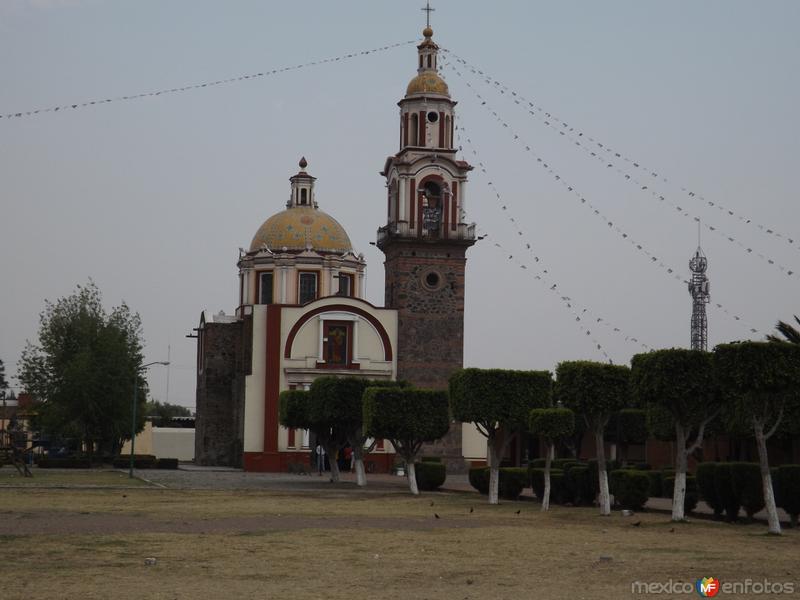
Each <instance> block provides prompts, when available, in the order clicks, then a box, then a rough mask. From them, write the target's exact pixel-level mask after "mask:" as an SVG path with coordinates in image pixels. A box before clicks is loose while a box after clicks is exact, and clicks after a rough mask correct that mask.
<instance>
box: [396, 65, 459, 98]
mask: <svg viewBox="0 0 800 600" xmlns="http://www.w3.org/2000/svg"><path fill="white" fill-rule="evenodd" d="M425 93H428V94H441V95H442V96H449V95H450V90H449V89H448V87H447V84H446V83H445V82H444V79H442V78H441V77H440V76H439V74H438V73H437V72H436V71H423V72H422V73H420V74H419V75H417V76H416V77H414V79H412V80H411V82H410V83H409V84H408V88H407V89H406V96H410V95H411V94H425Z"/></svg>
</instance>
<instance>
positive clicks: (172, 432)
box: [153, 427, 194, 461]
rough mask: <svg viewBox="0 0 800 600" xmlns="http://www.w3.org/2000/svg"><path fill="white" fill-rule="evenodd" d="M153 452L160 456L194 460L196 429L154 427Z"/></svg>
mask: <svg viewBox="0 0 800 600" xmlns="http://www.w3.org/2000/svg"><path fill="white" fill-rule="evenodd" d="M153 454H155V455H156V457H158V458H177V459H178V460H186V461H189V460H194V429H186V428H182V427H154V428H153Z"/></svg>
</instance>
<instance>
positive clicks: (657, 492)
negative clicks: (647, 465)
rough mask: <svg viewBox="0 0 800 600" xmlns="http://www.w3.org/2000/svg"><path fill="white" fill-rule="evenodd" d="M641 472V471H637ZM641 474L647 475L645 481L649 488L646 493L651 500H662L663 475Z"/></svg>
mask: <svg viewBox="0 0 800 600" xmlns="http://www.w3.org/2000/svg"><path fill="white" fill-rule="evenodd" d="M637 470H641V469H637ZM642 472H643V473H646V474H647V481H648V482H649V484H650V485H649V487H648V489H647V493H648V494H649V495H650V497H651V498H663V497H664V474H663V473H662V472H661V471H644V470H642Z"/></svg>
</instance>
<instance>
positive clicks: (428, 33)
mask: <svg viewBox="0 0 800 600" xmlns="http://www.w3.org/2000/svg"><path fill="white" fill-rule="evenodd" d="M422 35H424V36H425V39H426V40H429V39H431V38H432V37H433V29H431V28H430V26H428V27H426V28H425V29H423V30H422Z"/></svg>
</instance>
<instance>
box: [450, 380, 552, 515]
mask: <svg viewBox="0 0 800 600" xmlns="http://www.w3.org/2000/svg"><path fill="white" fill-rule="evenodd" d="M552 386H553V379H552V376H551V374H550V372H549V371H510V370H503V369H461V370H460V371H456V372H455V373H453V375H452V376H451V377H450V410H451V411H452V413H453V418H455V419H456V420H458V421H461V422H463V423H474V424H475V426H476V427H477V429H478V431H479V432H480V434H481V435H483V436H484V437H485V438H486V445H487V450H488V454H489V457H488V458H489V504H498V503H499V494H498V490H499V485H500V471H499V469H500V459H501V458H502V456H503V455H504V454H505V451H506V448H507V447H508V444H509V442H510V441H511V439H512V437H513V436H514V434H515V433H521V432H523V431H525V430H526V429H527V428H528V419H529V418H530V412H531V409H534V408H544V407H546V406H548V405H549V404H550V398H551V397H552Z"/></svg>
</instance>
